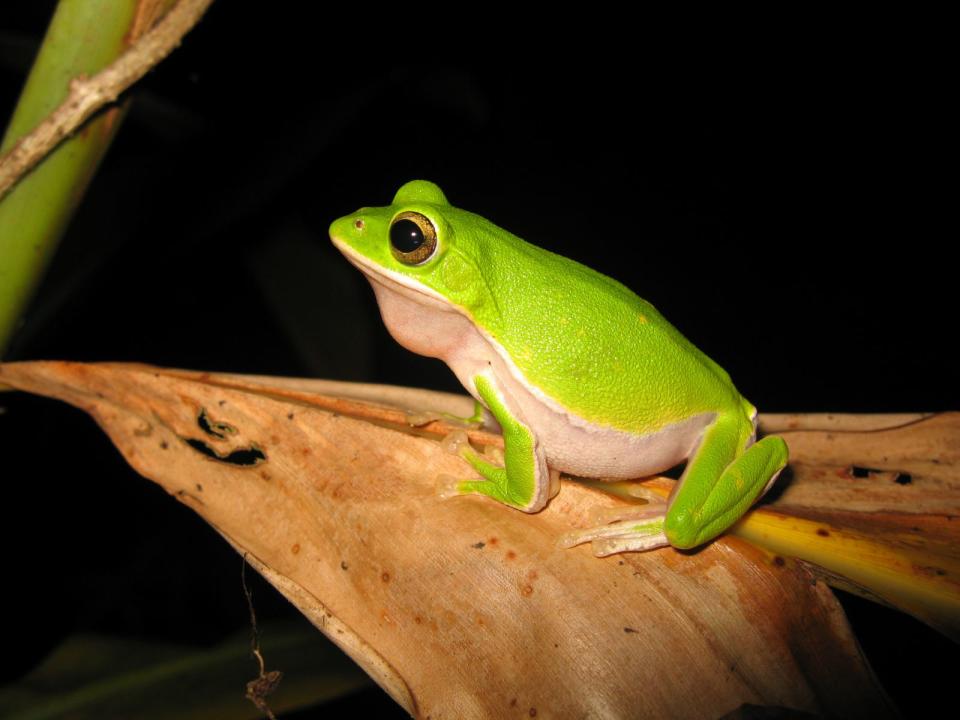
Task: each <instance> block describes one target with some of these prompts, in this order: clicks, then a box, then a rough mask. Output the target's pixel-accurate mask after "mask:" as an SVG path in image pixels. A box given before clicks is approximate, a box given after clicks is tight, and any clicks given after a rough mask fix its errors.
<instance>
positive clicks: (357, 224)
mask: <svg viewBox="0 0 960 720" xmlns="http://www.w3.org/2000/svg"><path fill="white" fill-rule="evenodd" d="M364 225H365V223H364V222H363V218H357V219H356V220H355V221H354V223H353V226H354V227H355V228H356V229H357V230H363V228H364Z"/></svg>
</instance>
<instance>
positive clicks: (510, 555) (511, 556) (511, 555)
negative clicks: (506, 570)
mask: <svg viewBox="0 0 960 720" xmlns="http://www.w3.org/2000/svg"><path fill="white" fill-rule="evenodd" d="M516 558H517V554H516V553H515V552H514V551H513V550H507V560H516Z"/></svg>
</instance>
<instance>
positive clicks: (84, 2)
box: [0, 0, 138, 357]
mask: <svg viewBox="0 0 960 720" xmlns="http://www.w3.org/2000/svg"><path fill="white" fill-rule="evenodd" d="M137 6H138V0H61V1H60V3H59V5H58V6H57V9H56V11H55V12H54V15H53V18H52V20H51V22H50V27H49V28H48V29H47V34H46V37H45V38H44V41H43V45H42V47H41V48H40V53H39V54H38V56H37V59H36V61H35V62H34V65H33V68H32V70H31V72H30V75H29V77H28V79H27V82H26V85H25V87H24V89H23V92H22V94H21V95H20V100H19V102H18V103H17V107H16V110H15V111H14V114H13V118H12V119H11V121H10V125H9V127H8V128H7V132H6V134H5V135H4V138H3V143H2V145H0V152H6V151H7V150H8V149H9V148H11V147H12V146H13V145H14V144H15V143H16V142H17V141H18V140H19V139H20V138H21V137H22V136H24V135H26V134H27V133H28V132H30V131H31V130H32V129H33V128H34V127H35V126H36V125H37V124H38V123H40V121H41V120H43V118H45V117H46V116H47V115H48V114H49V113H50V112H51V111H53V110H54V108H56V107H57V106H58V105H59V104H60V103H61V102H62V101H63V99H64V98H65V97H66V96H67V93H68V91H69V84H70V80H71V79H72V78H74V77H77V76H78V75H89V74H93V73H96V72H98V71H99V70H101V69H102V68H104V67H105V66H106V65H108V64H109V63H110V62H111V61H112V60H113V59H115V58H116V57H117V56H118V55H119V54H120V53H122V52H123V50H124V49H125V48H126V44H127V41H128V40H129V32H130V27H131V23H132V22H133V21H134V17H135V12H136V9H137ZM121 116H122V112H121V110H120V109H119V108H116V107H114V108H111V109H110V110H109V111H107V112H106V113H103V114H102V115H101V116H99V117H97V118H95V119H94V120H92V121H91V122H90V123H88V124H87V125H86V126H85V128H84V129H83V131H82V132H80V133H78V134H76V135H75V136H74V137H72V138H69V139H68V140H66V141H64V142H63V143H61V144H60V146H59V147H58V148H57V149H56V150H54V151H53V152H52V153H51V154H50V155H48V156H47V157H46V158H45V159H44V160H43V162H41V163H40V164H39V165H38V166H37V167H35V168H34V169H33V170H32V171H31V172H30V173H29V174H28V175H27V176H26V177H24V178H23V179H22V180H21V181H20V182H19V183H18V185H17V186H16V187H15V188H14V189H13V190H12V191H11V192H10V194H9V195H7V196H6V197H5V198H4V199H3V201H2V202H0V357H2V356H3V354H4V352H5V350H6V348H7V346H8V344H9V342H10V339H11V337H12V335H13V333H14V331H15V330H16V328H17V324H18V322H19V318H21V317H22V315H23V313H24V311H25V310H26V307H27V303H28V302H29V301H30V298H31V297H32V295H33V293H34V291H35V290H36V287H37V285H38V284H39V282H40V279H41V278H42V276H43V272H44V270H45V269H46V267H47V265H48V264H49V261H50V259H51V258H52V257H53V254H54V252H55V250H56V247H57V244H58V243H59V241H60V238H61V236H62V235H63V232H64V230H65V228H66V226H67V223H68V222H69V220H70V217H71V216H72V214H73V212H74V210H75V209H76V207H77V205H78V204H79V202H80V200H81V198H82V197H83V193H84V190H85V189H86V187H87V184H88V183H89V182H90V179H91V178H92V177H93V174H94V172H96V169H97V166H98V164H99V163H100V160H101V159H102V158H103V156H104V154H105V153H106V150H107V148H108V147H109V145H110V141H111V140H112V139H113V135H114V133H115V132H116V129H117V127H118V125H119V123H120V120H121Z"/></svg>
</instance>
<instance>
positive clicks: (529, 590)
mask: <svg viewBox="0 0 960 720" xmlns="http://www.w3.org/2000/svg"><path fill="white" fill-rule="evenodd" d="M520 594H521V595H523V596H524V597H530V596H531V595H533V586H532V585H524V586H523V587H522V588H520Z"/></svg>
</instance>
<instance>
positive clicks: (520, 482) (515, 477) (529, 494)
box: [457, 371, 550, 512]
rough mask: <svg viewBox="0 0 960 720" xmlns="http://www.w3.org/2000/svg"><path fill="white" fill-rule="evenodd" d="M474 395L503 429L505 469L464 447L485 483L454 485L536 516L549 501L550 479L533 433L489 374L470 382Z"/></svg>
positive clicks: (543, 457)
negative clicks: (508, 403)
mask: <svg viewBox="0 0 960 720" xmlns="http://www.w3.org/2000/svg"><path fill="white" fill-rule="evenodd" d="M473 384H474V386H475V387H476V389H477V394H478V395H479V396H480V397H481V399H482V400H483V402H484V404H485V405H486V406H487V408H488V409H489V410H490V412H491V414H492V415H493V417H494V418H496V420H497V422H498V423H500V427H501V428H502V429H503V442H504V448H503V460H504V467H499V466H497V465H494V464H492V463H490V462H488V461H487V460H484V459H483V458H482V457H480V456H479V455H478V454H477V453H476V452H474V451H473V450H472V449H470V447H469V446H465V447H463V448H462V449H461V451H460V452H461V455H462V456H463V458H464V459H465V460H466V461H467V462H468V463H470V465H471V466H472V467H473V468H474V470H476V471H477V472H478V473H480V474H481V475H482V476H483V477H484V478H486V479H485V480H480V481H474V480H467V481H464V482H461V483H459V484H458V485H457V490H458V491H459V492H461V493H481V494H483V495H489V496H490V497H492V498H494V499H496V500H499V501H500V502H502V503H505V504H507V505H511V506H513V507H515V508H519V509H520V510H524V511H526V512H536V511H537V510H540V509H542V508H543V506H544V505H546V504H547V500H549V499H550V475H549V471H548V469H547V461H546V457H545V455H544V452H543V449H542V448H541V447H540V446H539V444H538V443H537V438H536V436H535V435H534V433H533V430H532V429H531V428H530V427H529V426H528V425H526V424H525V423H524V422H523V419H522V418H521V417H519V416H518V415H517V414H516V413H514V412H512V411H511V410H510V408H509V407H508V405H507V401H506V398H505V397H504V395H503V391H502V389H501V387H500V385H499V383H497V380H496V378H495V377H494V375H493V373H492V372H489V371H488V372H484V373H481V374H479V375H477V376H475V377H474V378H473Z"/></svg>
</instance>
